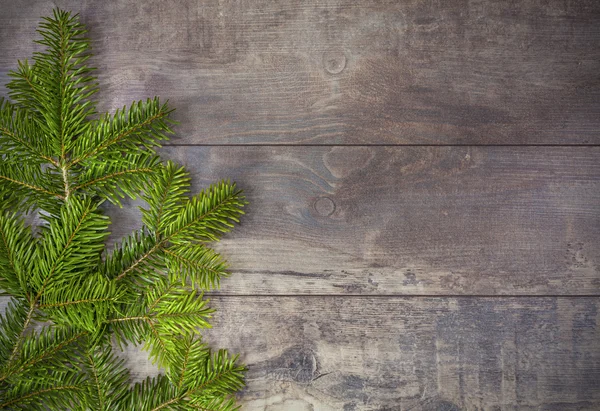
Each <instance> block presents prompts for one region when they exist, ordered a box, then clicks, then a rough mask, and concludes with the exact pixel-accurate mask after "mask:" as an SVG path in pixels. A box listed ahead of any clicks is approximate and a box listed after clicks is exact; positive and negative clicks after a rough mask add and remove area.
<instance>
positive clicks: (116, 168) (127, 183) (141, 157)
mask: <svg viewBox="0 0 600 411" xmlns="http://www.w3.org/2000/svg"><path fill="white" fill-rule="evenodd" d="M159 167H160V159H159V158H158V157H157V156H156V155H154V154H153V153H150V152H145V153H133V154H131V153H127V154H125V155H123V154H119V155H118V157H117V158H114V159H110V160H107V161H105V162H100V163H97V164H94V165H90V166H89V167H88V168H87V170H86V171H84V172H82V173H81V174H80V177H79V182H78V184H77V185H76V186H75V187H72V189H71V190H72V191H73V192H75V191H78V190H83V191H84V192H86V193H89V194H91V195H99V196H101V197H103V198H106V199H108V200H109V201H111V202H112V203H115V204H120V202H119V197H123V196H124V195H127V196H129V197H130V198H134V199H135V198H136V197H137V196H138V195H139V193H140V191H142V190H144V189H146V187H148V186H149V185H150V182H151V178H152V176H153V175H154V173H155V172H156V170H157V169H158V168H159Z"/></svg>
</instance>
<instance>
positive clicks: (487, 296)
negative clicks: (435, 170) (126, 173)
mask: <svg viewBox="0 0 600 411" xmlns="http://www.w3.org/2000/svg"><path fill="white" fill-rule="evenodd" d="M204 296H206V297H219V298H221V297H227V298H230V297H235V298H238V297H240V298H257V297H259V298H267V297H269V298H299V297H302V298H304V297H306V298H325V297H332V298H363V299H365V298H397V299H418V298H455V299H459V298H465V299H477V298H480V299H492V298H493V299H500V298H600V294H463V295H461V294H410V295H406V294H231V293H229V294H225V293H212V292H211V293H204Z"/></svg>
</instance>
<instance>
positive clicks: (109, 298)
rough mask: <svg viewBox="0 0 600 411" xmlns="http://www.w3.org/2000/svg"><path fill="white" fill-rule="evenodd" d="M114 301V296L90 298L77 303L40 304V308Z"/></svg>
mask: <svg viewBox="0 0 600 411" xmlns="http://www.w3.org/2000/svg"><path fill="white" fill-rule="evenodd" d="M114 300H115V298H114V297H112V296H111V297H99V298H88V299H83V300H76V301H63V302H61V303H52V304H39V305H38V308H40V309H44V308H58V307H66V306H68V305H78V304H91V303H101V302H108V301H114Z"/></svg>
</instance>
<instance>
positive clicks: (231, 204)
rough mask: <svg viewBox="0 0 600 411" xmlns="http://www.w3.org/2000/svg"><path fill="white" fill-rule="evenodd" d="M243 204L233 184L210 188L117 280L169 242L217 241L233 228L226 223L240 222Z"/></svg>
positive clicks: (195, 199) (189, 203)
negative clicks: (239, 217) (221, 235)
mask: <svg viewBox="0 0 600 411" xmlns="http://www.w3.org/2000/svg"><path fill="white" fill-rule="evenodd" d="M244 204H245V201H244V197H243V196H242V195H241V192H240V191H238V190H236V187H235V184H229V183H227V182H221V183H220V184H218V185H214V186H211V187H209V189H207V190H205V191H203V192H201V193H200V194H199V195H198V196H196V197H194V198H193V199H192V201H190V202H188V203H187V204H186V205H185V206H184V207H183V208H182V210H181V211H180V213H179V215H178V216H177V220H176V221H174V222H173V223H171V224H170V225H169V226H168V227H167V229H166V230H165V234H164V237H162V239H161V240H160V241H159V242H157V243H156V244H155V245H154V246H153V247H152V248H150V249H149V250H147V251H145V253H144V254H143V255H141V256H140V257H138V258H137V259H136V260H135V261H133V262H132V264H131V265H129V266H128V267H126V268H124V270H123V271H122V272H121V273H120V274H118V275H117V276H116V279H117V280H120V279H122V278H124V277H125V276H126V275H127V274H128V273H130V272H131V271H132V270H133V269H135V268H136V267H137V266H138V265H140V264H142V263H143V262H144V261H146V260H147V259H148V258H150V257H151V256H153V255H154V253H156V252H158V251H159V250H164V248H165V247H166V246H167V245H168V244H169V242H175V243H178V244H185V243H186V242H190V241H194V240H210V241H215V240H218V237H219V235H220V234H221V233H224V232H227V231H228V230H229V229H230V227H231V226H232V224H231V223H230V222H229V221H236V222H237V221H239V220H238V216H239V215H241V214H243V211H242V210H241V207H243V206H244Z"/></svg>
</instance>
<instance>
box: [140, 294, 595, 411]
mask: <svg viewBox="0 0 600 411" xmlns="http://www.w3.org/2000/svg"><path fill="white" fill-rule="evenodd" d="M599 302H600V301H599V299H598V298H414V297H413V298H374V297H364V298H363V297H359V298H356V297H354V298H353V297H327V298H324V297H221V298H216V299H215V300H213V305H214V306H215V307H216V308H217V309H218V311H217V316H216V318H215V321H214V324H215V327H214V328H213V329H212V330H210V332H208V337H207V340H208V341H210V342H211V344H214V346H219V347H227V348H229V349H231V350H232V351H234V352H239V353H242V360H243V361H245V362H246V363H247V365H248V366H249V372H248V374H247V376H248V378H247V383H248V386H247V388H246V389H245V391H243V393H242V394H241V396H240V398H241V400H242V401H241V403H242V404H243V407H242V410H247V411H251V410H268V411H308V410H321V411H325V410H336V411H337V410H346V411H349V410H397V411H400V410H414V411H419V410H427V411H439V410H445V411H451V410H452V411H458V410H476V409H477V410H500V409H502V410H517V409H518V410H561V411H564V410H598V409H600V344H598V341H600V328H599V327H598V325H599V321H600V314H599V311H598V303H599ZM145 358H146V353H144V352H137V353H135V352H129V361H130V362H131V364H135V365H136V367H139V366H140V365H143V364H144V363H145V362H146V361H145ZM146 371H148V369H147V370H146ZM144 377H145V374H139V375H138V378H144Z"/></svg>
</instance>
